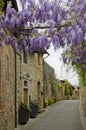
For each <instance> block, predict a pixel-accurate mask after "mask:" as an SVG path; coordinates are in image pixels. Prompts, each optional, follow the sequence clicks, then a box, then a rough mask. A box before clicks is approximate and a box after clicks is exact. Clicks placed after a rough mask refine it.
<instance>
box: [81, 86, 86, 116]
mask: <svg viewBox="0 0 86 130" xmlns="http://www.w3.org/2000/svg"><path fill="white" fill-rule="evenodd" d="M81 103H82V108H83V111H84V114H85V116H86V86H82V87H81Z"/></svg>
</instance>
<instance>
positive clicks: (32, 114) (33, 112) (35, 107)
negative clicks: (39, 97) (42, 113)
mask: <svg viewBox="0 0 86 130" xmlns="http://www.w3.org/2000/svg"><path fill="white" fill-rule="evenodd" d="M30 108H31V112H30V117H31V118H35V117H36V116H37V114H38V108H39V104H38V102H37V101H33V102H31V103H30Z"/></svg>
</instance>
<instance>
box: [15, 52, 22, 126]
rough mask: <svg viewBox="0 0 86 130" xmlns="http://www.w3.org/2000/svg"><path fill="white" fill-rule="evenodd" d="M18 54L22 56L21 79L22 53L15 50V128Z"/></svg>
mask: <svg viewBox="0 0 86 130" xmlns="http://www.w3.org/2000/svg"><path fill="white" fill-rule="evenodd" d="M17 55H18V56H19V57H20V79H21V54H19V53H18V52H16V51H15V50H14V56H15V128H17V104H16V103H17Z"/></svg>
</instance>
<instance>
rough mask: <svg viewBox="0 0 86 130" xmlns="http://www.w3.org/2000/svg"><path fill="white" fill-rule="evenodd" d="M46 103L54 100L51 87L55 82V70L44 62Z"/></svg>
mask: <svg viewBox="0 0 86 130" xmlns="http://www.w3.org/2000/svg"><path fill="white" fill-rule="evenodd" d="M43 75H44V76H43V77H44V89H43V90H44V101H45V100H48V99H49V98H52V92H51V85H52V81H53V80H54V69H53V68H52V67H51V66H50V65H49V64H48V63H47V62H45V61H44V73H43Z"/></svg>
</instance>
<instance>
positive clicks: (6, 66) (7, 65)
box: [5, 56, 9, 80]
mask: <svg viewBox="0 0 86 130" xmlns="http://www.w3.org/2000/svg"><path fill="white" fill-rule="evenodd" d="M5 78H6V80H9V59H8V57H7V56H6V58H5Z"/></svg>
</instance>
